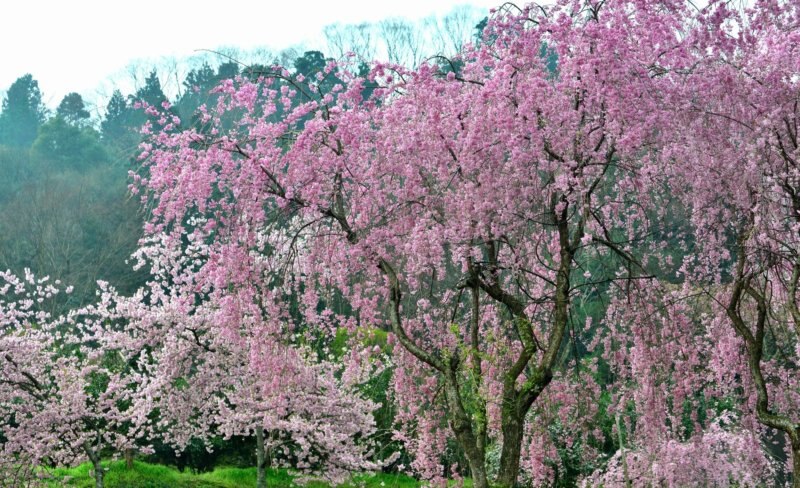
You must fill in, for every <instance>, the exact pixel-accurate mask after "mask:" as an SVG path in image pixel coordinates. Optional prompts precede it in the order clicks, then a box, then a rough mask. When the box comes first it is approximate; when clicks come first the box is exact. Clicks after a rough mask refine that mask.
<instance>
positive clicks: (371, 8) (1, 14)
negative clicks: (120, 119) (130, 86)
mask: <svg viewBox="0 0 800 488" xmlns="http://www.w3.org/2000/svg"><path fill="white" fill-rule="evenodd" d="M498 3H502V2H501V1H500V0H401V1H391V2H388V1H380V0H378V1H376V0H372V1H369V0H362V1H360V2H359V1H336V0H329V1H322V0H308V1H304V2H297V1H279V2H278V1H264V0H261V1H258V0H249V1H247V0H218V1H216V2H207V1H202V0H193V1H187V0H135V1H119V0H69V1H65V0H47V1H45V0H27V1H10V2H3V3H2V4H0V19H2V22H0V24H2V25H0V45H2V46H3V47H2V53H3V55H2V63H0V94H2V93H3V92H4V91H5V90H7V89H8V87H9V86H10V85H11V83H13V82H14V80H15V79H17V78H18V77H20V76H22V75H24V74H26V73H31V74H32V75H33V77H34V78H35V79H36V80H37V81H38V82H39V88H40V90H41V91H42V93H43V96H44V102H45V104H46V105H47V106H49V107H51V108H53V107H55V106H57V105H58V102H59V101H60V100H61V98H62V97H63V96H64V95H65V94H67V93H69V92H72V91H77V92H78V93H81V94H82V95H83V96H84V97H85V98H87V99H96V98H102V97H103V96H104V95H107V92H109V91H110V88H109V87H113V85H115V84H117V83H119V81H118V80H120V79H122V78H124V77H125V73H127V72H129V71H130V66H132V65H136V64H137V63H138V64H139V65H147V64H148V63H152V62H153V61H155V60H158V59H162V60H163V59H164V58H177V59H181V58H186V57H190V56H193V55H195V56H196V55H197V54H198V52H199V51H200V50H203V49H211V50H213V49H217V48H220V47H224V46H235V47H238V48H241V49H243V50H251V49H256V48H259V47H266V48H268V49H270V50H272V51H279V50H281V49H283V48H287V47H291V46H293V45H298V44H304V45H305V47H308V48H317V49H319V48H322V44H321V43H322V37H321V33H322V29H323V27H324V26H325V25H329V24H333V23H336V22H341V23H344V24H348V23H360V22H375V21H379V20H381V19H385V18H389V17H405V18H407V19H410V20H418V19H421V18H424V17H427V16H430V15H439V16H441V15H444V14H446V13H447V12H449V11H450V10H451V9H452V8H453V7H455V6H457V5H462V4H470V5H474V6H477V7H480V8H483V9H485V10H486V12H487V13H488V10H489V8H491V7H495V6H497V5H498Z"/></svg>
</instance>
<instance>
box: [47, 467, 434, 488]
mask: <svg viewBox="0 0 800 488" xmlns="http://www.w3.org/2000/svg"><path fill="white" fill-rule="evenodd" d="M103 465H104V466H105V467H106V468H107V469H108V470H107V471H106V476H105V486H106V487H107V488H234V487H240V486H241V487H248V486H253V487H254V486H256V469H255V468H217V469H215V470H214V471H212V472H210V473H200V474H196V473H190V472H188V471H186V472H183V473H181V472H180V471H178V470H177V469H175V468H172V467H169V466H161V465H157V464H147V463H143V462H139V461H134V463H133V467H132V468H131V469H127V468H126V467H125V461H107V462H104V463H103ZM90 470H91V465H90V464H89V463H84V464H81V465H80V466H76V467H74V468H58V469H53V470H50V471H49V474H50V475H51V476H52V480H53V481H52V482H51V483H50V485H49V486H51V487H52V488H56V487H62V486H64V487H74V488H94V479H93V478H92V477H91V476H90V475H89V472H90ZM267 485H268V486H270V487H276V488H277V487H289V486H296V485H293V484H292V476H291V475H290V474H289V473H288V472H287V471H286V470H282V469H277V470H272V469H271V470H269V472H268V474H267ZM306 486H308V487H309V488H324V487H327V486H328V485H327V484H324V483H317V482H314V483H309V484H307V485H306ZM345 486H351V487H356V486H357V487H364V488H417V487H419V486H420V482H419V481H417V480H415V479H414V478H411V477H408V476H405V475H402V474H374V475H358V476H355V477H354V478H353V480H352V481H351V482H349V483H347V484H346V485H345Z"/></svg>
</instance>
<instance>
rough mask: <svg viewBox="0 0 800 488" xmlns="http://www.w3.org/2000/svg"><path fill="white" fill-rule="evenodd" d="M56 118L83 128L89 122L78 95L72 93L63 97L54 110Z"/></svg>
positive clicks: (81, 99)
mask: <svg viewBox="0 0 800 488" xmlns="http://www.w3.org/2000/svg"><path fill="white" fill-rule="evenodd" d="M56 116H57V117H60V118H61V119H63V120H64V121H65V122H67V123H68V124H71V125H75V126H79V127H80V126H83V125H86V123H87V122H88V121H89V116H90V115H89V111H88V110H86V105H85V104H84V103H83V97H81V96H80V94H78V93H75V92H72V93H69V94H67V95H66V96H64V98H63V99H62V100H61V103H60V104H58V108H57V109H56Z"/></svg>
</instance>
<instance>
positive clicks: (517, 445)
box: [497, 406, 525, 488]
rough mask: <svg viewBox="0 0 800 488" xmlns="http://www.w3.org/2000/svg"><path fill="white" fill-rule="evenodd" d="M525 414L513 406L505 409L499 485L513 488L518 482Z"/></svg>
mask: <svg viewBox="0 0 800 488" xmlns="http://www.w3.org/2000/svg"><path fill="white" fill-rule="evenodd" d="M523 419H524V415H523V416H522V417H520V415H519V414H518V413H517V412H516V408H514V407H512V406H508V407H505V408H504V409H503V418H502V420H501V427H502V430H503V444H502V447H501V451H500V472H499V473H498V474H497V485H498V486H501V487H504V488H512V487H514V486H516V484H517V477H518V476H519V460H520V455H521V454H522V437H523V434H524V429H523V426H524V425H525V423H524V422H523Z"/></svg>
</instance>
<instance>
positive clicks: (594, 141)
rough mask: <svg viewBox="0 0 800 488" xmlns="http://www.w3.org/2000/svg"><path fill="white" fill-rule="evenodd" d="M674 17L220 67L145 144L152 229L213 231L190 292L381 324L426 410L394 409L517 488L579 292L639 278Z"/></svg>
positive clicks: (633, 13) (653, 12)
mask: <svg viewBox="0 0 800 488" xmlns="http://www.w3.org/2000/svg"><path fill="white" fill-rule="evenodd" d="M685 8H688V7H687V6H685V5H683V4H682V3H681V2H647V1H645V2H623V1H620V2H608V3H602V2H601V3H597V4H594V3H590V2H581V1H571V2H562V3H559V4H557V5H553V6H529V7H525V8H523V9H521V10H520V9H516V10H515V8H514V7H512V6H507V7H506V8H504V9H503V10H502V11H501V12H499V13H498V14H497V15H496V16H495V17H494V18H493V20H492V21H491V22H490V24H489V27H488V29H487V31H486V33H485V42H483V43H481V44H480V45H479V46H478V47H474V48H471V49H468V50H467V51H466V52H464V53H462V54H461V55H460V57H459V58H458V59H457V60H455V61H454V62H453V63H451V65H450V69H447V68H446V67H440V66H438V65H436V64H433V63H427V64H423V65H422V66H421V67H419V68H418V69H415V70H409V69H406V68H403V67H399V66H388V65H383V64H376V65H375V66H374V67H373V70H372V72H371V74H370V76H369V78H368V79H366V80H365V79H360V78H357V77H354V76H352V75H350V74H348V72H347V70H346V66H344V67H342V66H338V67H337V66H336V65H334V64H331V65H329V66H328V68H327V69H326V71H325V72H324V73H320V75H319V77H318V79H315V80H314V79H312V80H305V79H298V78H294V77H293V76H292V75H291V74H290V73H289V72H288V71H286V70H283V69H281V68H279V67H276V68H275V70H274V72H271V73H265V74H264V75H263V76H262V77H261V78H260V79H258V80H256V81H251V80H247V79H243V78H239V79H237V80H230V81H228V82H226V83H224V84H222V85H221V86H220V87H219V88H218V89H217V92H218V93H220V94H221V95H222V96H221V97H220V98H219V99H218V102H217V104H216V106H214V107H204V108H201V112H202V113H201V117H200V118H201V120H202V121H203V123H204V124H205V125H204V126H203V127H202V128H195V129H186V130H178V129H176V127H175V126H173V124H170V120H169V116H168V115H165V116H164V117H163V120H162V121H161V122H160V123H162V124H163V125H164V129H163V130H161V131H158V132H157V133H154V134H152V137H151V138H150V139H149V140H148V142H147V143H146V144H145V145H144V146H143V153H142V156H141V158H142V160H143V161H144V163H145V170H144V173H143V174H142V175H140V176H138V178H139V182H138V183H139V184H138V185H136V188H137V189H140V190H142V191H143V198H144V201H145V202H146V204H147V205H148V207H149V208H150V209H151V212H152V219H151V220H150V222H149V224H148V232H149V233H150V234H152V235H156V234H160V233H165V234H166V235H168V236H170V239H173V240H175V241H179V240H182V239H183V240H186V239H188V240H191V241H196V242H200V241H202V242H206V243H208V245H209V246H210V258H209V259H208V260H207V261H205V262H204V263H202V265H200V266H199V268H198V270H197V274H196V276H197V278H196V279H197V286H198V287H201V288H203V289H211V288H221V287H230V286H234V287H235V286H238V284H240V283H242V282H243V281H244V280H250V282H251V283H258V284H259V287H260V289H261V290H262V291H261V295H262V296H263V298H260V299H261V300H265V301H270V300H271V305H269V306H270V307H272V308H271V309H270V310H271V311H272V312H274V313H275V314H277V316H281V317H292V318H294V319H295V320H302V321H303V324H304V325H303V327H310V328H315V329H317V330H320V331H325V330H327V331H334V330H336V329H337V328H339V327H345V328H348V329H349V330H351V331H355V330H357V329H358V328H359V327H362V326H380V327H387V328H389V329H390V330H391V331H392V332H393V334H392V335H391V337H392V341H394V343H395V344H396V347H395V350H394V359H395V361H396V362H397V363H398V370H399V371H401V372H400V373H398V375H397V376H396V381H395V389H396V396H397V398H398V400H399V402H400V403H401V405H402V406H403V407H404V408H406V409H412V407H413V405H414V404H417V405H419V404H420V402H425V404H426V405H427V407H426V408H424V409H413V412H414V415H413V418H412V416H408V417H406V419H407V420H408V421H407V422H406V421H404V419H403V418H402V416H401V419H400V420H401V422H402V423H403V424H404V425H405V426H406V427H408V428H410V429H416V431H417V433H420V432H425V431H427V434H426V435H430V436H433V438H441V437H442V436H446V435H449V434H448V432H447V430H448V429H442V421H445V422H446V423H447V424H448V425H449V431H450V433H451V434H452V435H453V436H454V437H455V439H456V440H457V442H458V444H459V446H460V447H461V449H463V452H464V453H465V456H466V458H467V461H468V464H469V468H470V472H471V475H472V477H473V482H474V483H475V485H476V486H479V487H484V486H487V485H488V479H487V449H488V448H489V445H490V444H497V445H499V446H500V451H501V454H500V466H499V470H498V472H497V479H496V481H497V482H498V483H499V484H500V485H502V486H513V485H514V484H515V483H516V482H517V479H518V475H519V472H520V459H521V453H522V450H523V449H522V448H523V438H524V436H525V432H526V423H527V422H528V421H529V412H530V411H531V408H532V406H533V405H534V404H535V403H536V401H537V399H538V398H539V397H540V396H541V395H543V394H544V392H545V391H546V389H547V388H548V385H549V384H550V383H551V381H552V380H553V377H554V375H555V374H556V372H557V371H558V370H559V368H560V367H561V366H562V365H563V363H564V354H563V353H562V349H563V348H564V346H565V342H566V338H567V336H568V335H567V333H568V330H569V325H570V316H571V314H572V311H573V303H574V302H575V300H577V299H579V298H580V299H581V300H590V299H592V298H591V297H592V296H593V295H592V294H591V290H592V287H593V286H594V285H596V284H598V283H606V282H608V281H613V280H617V279H625V280H635V279H642V278H643V277H645V276H646V275H647V273H646V272H645V270H644V265H643V264H641V263H640V262H639V261H638V259H637V257H636V254H635V253H634V252H633V248H634V246H635V244H636V243H637V242H639V241H640V240H641V239H642V238H643V237H644V236H645V235H646V234H647V232H648V229H649V227H648V223H647V221H646V220H647V217H648V214H647V211H646V209H647V206H648V204H649V202H648V200H647V195H646V194H643V193H641V194H640V192H639V191H638V189H639V187H640V186H641V183H640V182H639V179H640V178H646V177H647V174H646V173H643V172H641V171H639V168H640V167H642V166H643V159H644V158H646V155H647V148H648V144H649V143H651V141H652V138H653V135H654V134H655V133H657V132H658V130H657V128H658V127H659V125H660V124H662V121H661V120H660V117H661V116H662V115H663V114H664V111H663V110H660V109H659V108H660V104H661V103H662V102H663V100H662V99H661V98H660V96H659V93H658V90H657V85H656V84H655V82H654V79H655V76H654V73H658V72H659V71H658V70H659V69H661V70H663V69H665V68H664V66H670V65H671V63H680V62H683V61H684V60H683V59H680V58H679V57H678V56H677V55H676V54H675V53H680V49H679V47H680V45H681V43H682V42H683V41H682V39H681V38H680V34H681V32H682V28H683V25H682V24H681V22H682V19H683V18H684V16H685V11H684V9H685ZM371 82H374V83H376V84H377V88H374V91H373V92H372V95H371V96H370V97H369V98H368V99H364V98H363V94H364V93H365V91H366V86H367V84H368V83H371ZM323 87H330V90H328V91H326V90H325V89H323ZM151 111H153V113H157V112H158V111H157V110H156V109H155V108H151ZM175 122H176V123H177V121H175ZM201 217H202V219H200V218H201ZM193 219H194V223H193V224H192V223H191V222H192V220H193ZM197 219H200V220H197ZM201 220H202V222H201ZM253 251H257V252H256V254H260V255H261V257H260V259H261V264H260V265H259V266H258V267H256V268H253V267H252V266H250V264H248V265H246V266H245V265H243V264H242V263H245V262H248V263H249V261H247V258H246V256H248V255H251V254H253ZM598 256H604V257H605V259H604V263H605V268H604V269H599V270H598V269H597V267H594V266H591V263H592V262H594V261H596V260H597V259H598ZM591 270H595V272H596V273H597V274H596V275H593V272H592V271H591ZM290 296H297V297H299V299H298V300H297V301H296V302H295V301H292V300H288V299H287V297H290ZM337 296H341V297H342V298H343V299H344V300H345V302H346V306H344V307H338V309H337V307H336V306H333V304H334V303H337V302H336V299H335V297H337ZM290 308H293V309H294V310H295V311H296V312H299V315H297V314H295V315H292V313H290V310H289V309H290ZM345 308H346V309H347V310H345ZM407 411H410V410H407ZM409 435H410V434H409ZM417 445H418V449H419V451H418V452H416V455H417V456H416V463H417V464H416V466H415V468H416V470H417V471H418V472H419V473H421V474H424V475H426V477H429V478H440V477H441V476H442V475H444V474H446V472H445V470H444V467H440V466H438V463H439V459H438V457H437V456H436V455H432V454H431V453H428V454H426V453H425V452H423V451H424V450H425V448H426V447H427V448H428V449H430V448H431V447H435V446H437V445H440V443H438V442H433V441H432V439H431V442H423V443H419V444H417Z"/></svg>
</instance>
